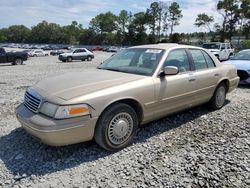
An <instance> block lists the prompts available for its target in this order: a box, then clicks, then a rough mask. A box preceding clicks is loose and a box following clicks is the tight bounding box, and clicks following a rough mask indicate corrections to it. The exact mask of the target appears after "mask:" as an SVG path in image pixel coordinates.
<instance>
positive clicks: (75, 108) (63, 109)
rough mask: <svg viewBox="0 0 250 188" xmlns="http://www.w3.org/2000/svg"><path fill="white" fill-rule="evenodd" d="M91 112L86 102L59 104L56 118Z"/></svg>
mask: <svg viewBox="0 0 250 188" xmlns="http://www.w3.org/2000/svg"><path fill="white" fill-rule="evenodd" d="M88 114H90V111H89V107H88V106H87V105H86V104H79V105H70V106H59V108H58V109H57V112H56V114H55V118H56V119H66V118H71V117H78V116H84V115H88Z"/></svg>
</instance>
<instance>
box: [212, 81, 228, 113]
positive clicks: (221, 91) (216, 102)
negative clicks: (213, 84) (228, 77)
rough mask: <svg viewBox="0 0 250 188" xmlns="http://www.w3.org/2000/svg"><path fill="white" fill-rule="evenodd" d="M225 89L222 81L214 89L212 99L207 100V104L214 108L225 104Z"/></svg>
mask: <svg viewBox="0 0 250 188" xmlns="http://www.w3.org/2000/svg"><path fill="white" fill-rule="evenodd" d="M226 94H227V89H226V85H225V84H224V83H221V84H220V85H219V86H218V87H217V88H216V90H215V92H214V95H213V97H212V99H211V100H210V102H209V106H210V107H211V108H213V109H214V110H218V109H220V108H222V107H223V106H224V104H225V100H226Z"/></svg>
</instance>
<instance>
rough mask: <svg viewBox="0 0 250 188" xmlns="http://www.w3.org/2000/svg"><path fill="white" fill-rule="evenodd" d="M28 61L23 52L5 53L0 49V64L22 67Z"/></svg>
mask: <svg viewBox="0 0 250 188" xmlns="http://www.w3.org/2000/svg"><path fill="white" fill-rule="evenodd" d="M27 59H28V55H27V53H25V52H6V51H5V49H4V48H0V63H11V64H12V65H22V64H23V62H24V61H26V60H27Z"/></svg>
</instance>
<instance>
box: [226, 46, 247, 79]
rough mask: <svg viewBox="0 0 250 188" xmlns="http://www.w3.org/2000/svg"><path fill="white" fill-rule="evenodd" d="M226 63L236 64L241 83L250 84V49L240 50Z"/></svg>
mask: <svg viewBox="0 0 250 188" xmlns="http://www.w3.org/2000/svg"><path fill="white" fill-rule="evenodd" d="M225 63H227V64H232V65H235V66H236V68H237V72H238V76H239V77H240V84H250V49H247V50H242V51H240V52H238V53H237V54H235V56H233V57H231V58H230V60H228V61H226V62H225Z"/></svg>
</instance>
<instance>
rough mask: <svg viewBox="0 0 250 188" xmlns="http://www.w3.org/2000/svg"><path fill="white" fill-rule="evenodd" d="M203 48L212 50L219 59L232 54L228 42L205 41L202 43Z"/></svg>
mask: <svg viewBox="0 0 250 188" xmlns="http://www.w3.org/2000/svg"><path fill="white" fill-rule="evenodd" d="M203 48H206V49H208V50H209V51H210V52H212V53H213V54H214V55H215V56H216V57H217V58H218V59H219V60H220V61H224V60H228V59H229V58H230V57H231V56H233V54H234V50H233V49H232V47H231V44H230V43H219V42H211V43H205V44H203Z"/></svg>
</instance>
